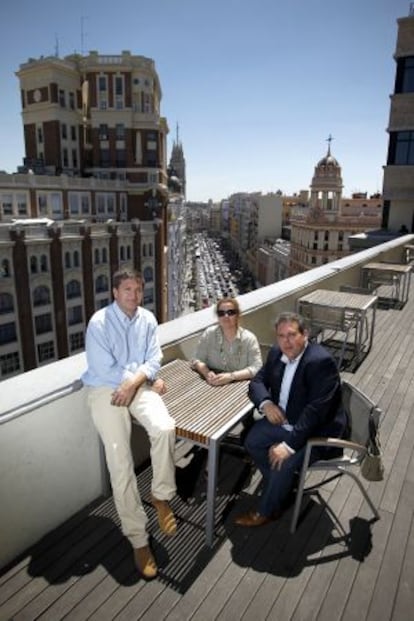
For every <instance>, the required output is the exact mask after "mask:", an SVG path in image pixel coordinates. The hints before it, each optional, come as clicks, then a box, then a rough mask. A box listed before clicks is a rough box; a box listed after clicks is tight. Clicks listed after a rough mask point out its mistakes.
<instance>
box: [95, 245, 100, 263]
mask: <svg viewBox="0 0 414 621" xmlns="http://www.w3.org/2000/svg"><path fill="white" fill-rule="evenodd" d="M99 263H100V257H99V248H95V265H98V264H99Z"/></svg>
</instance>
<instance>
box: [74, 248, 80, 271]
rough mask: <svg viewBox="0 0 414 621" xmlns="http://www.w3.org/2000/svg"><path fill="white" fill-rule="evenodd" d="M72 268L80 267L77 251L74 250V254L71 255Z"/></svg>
mask: <svg viewBox="0 0 414 621" xmlns="http://www.w3.org/2000/svg"><path fill="white" fill-rule="evenodd" d="M73 266H74V267H79V266H80V258H79V251H78V250H75V252H74V253H73Z"/></svg>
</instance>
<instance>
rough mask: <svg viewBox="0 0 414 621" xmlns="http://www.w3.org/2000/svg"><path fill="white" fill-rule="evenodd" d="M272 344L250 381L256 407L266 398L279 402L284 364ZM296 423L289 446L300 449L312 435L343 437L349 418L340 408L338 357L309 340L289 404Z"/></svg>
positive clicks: (288, 412) (290, 418)
mask: <svg viewBox="0 0 414 621" xmlns="http://www.w3.org/2000/svg"><path fill="white" fill-rule="evenodd" d="M281 357H282V352H281V350H280V348H279V347H278V346H274V347H272V349H271V350H270V352H269V355H268V357H267V360H266V362H265V364H264V366H263V367H262V368H261V369H260V371H259V372H258V373H257V374H256V375H255V377H254V378H253V379H252V380H251V382H250V385H249V397H250V399H251V400H252V401H253V403H254V405H255V406H256V407H259V406H260V404H261V403H262V402H263V401H265V400H266V399H270V400H271V401H273V402H274V403H276V404H278V403H279V394H280V387H281V383H282V378H283V372H284V368H285V365H284V363H283V362H282V361H281ZM286 417H287V419H288V422H289V423H290V424H291V425H293V431H292V433H291V435H290V437H289V442H288V444H289V446H291V447H292V448H293V449H294V450H298V449H300V448H301V447H303V446H304V445H305V444H306V441H307V439H308V438H309V437H311V436H322V437H327V436H331V437H336V438H338V437H343V436H344V435H345V434H346V429H347V419H346V414H345V412H344V410H343V409H342V407H341V378H340V375H339V371H338V369H337V366H336V363H335V360H334V359H333V357H332V356H331V355H330V353H329V352H328V351H327V350H326V349H324V348H323V347H322V346H321V345H318V344H316V343H309V344H308V346H307V347H306V349H305V351H304V353H303V356H302V358H301V360H300V362H299V364H298V367H297V369H296V373H295V376H294V378H293V381H292V386H291V389H290V393H289V399H288V403H287V407H286Z"/></svg>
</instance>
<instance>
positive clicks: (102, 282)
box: [95, 275, 109, 293]
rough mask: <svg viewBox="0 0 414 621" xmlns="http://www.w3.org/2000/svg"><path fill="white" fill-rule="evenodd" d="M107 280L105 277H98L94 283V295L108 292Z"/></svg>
mask: <svg viewBox="0 0 414 621" xmlns="http://www.w3.org/2000/svg"><path fill="white" fill-rule="evenodd" d="M108 289H109V287H108V278H107V277H106V276H103V275H101V276H98V278H97V279H96V281H95V293H103V292H104V291H108Z"/></svg>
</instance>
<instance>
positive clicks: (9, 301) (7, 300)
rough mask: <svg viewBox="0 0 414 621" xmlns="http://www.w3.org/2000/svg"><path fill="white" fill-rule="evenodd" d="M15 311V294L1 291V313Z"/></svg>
mask: <svg viewBox="0 0 414 621" xmlns="http://www.w3.org/2000/svg"><path fill="white" fill-rule="evenodd" d="M13 311H14V303H13V296H12V294H11V293H0V315H5V314H6V313H12V312H13Z"/></svg>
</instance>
